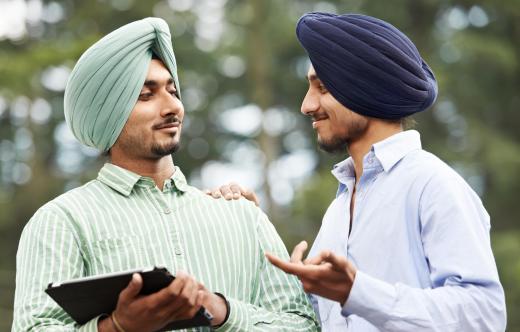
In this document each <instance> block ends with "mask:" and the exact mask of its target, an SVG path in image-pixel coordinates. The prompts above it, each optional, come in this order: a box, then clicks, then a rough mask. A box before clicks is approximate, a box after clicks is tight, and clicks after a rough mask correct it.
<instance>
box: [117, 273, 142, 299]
mask: <svg viewBox="0 0 520 332" xmlns="http://www.w3.org/2000/svg"><path fill="white" fill-rule="evenodd" d="M141 288H143V278H142V277H141V275H140V274H139V273H134V274H133V275H132V280H130V282H129V283H128V286H126V288H125V289H123V290H122V291H121V294H119V299H120V300H122V301H128V300H130V299H133V298H134V297H136V296H137V295H139V292H140V291H141Z"/></svg>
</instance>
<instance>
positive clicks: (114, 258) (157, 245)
mask: <svg viewBox="0 0 520 332" xmlns="http://www.w3.org/2000/svg"><path fill="white" fill-rule="evenodd" d="M162 237H163V238H164V236H162ZM166 239H167V240H166V241H159V239H155V238H154V237H153V235H151V234H143V235H126V234H125V235H121V236H117V237H108V238H103V239H100V240H98V241H94V242H92V243H91V244H90V245H87V246H86V247H85V248H84V249H85V251H86V253H87V255H86V257H87V262H86V266H87V267H88V270H89V272H90V273H92V274H101V273H109V272H118V271H125V270H130V269H137V268H145V267H151V266H165V267H167V268H169V269H172V268H174V266H175V256H176V253H178V252H179V251H180V248H175V247H176V246H179V245H178V241H176V239H177V237H176V235H175V234H173V233H168V234H166Z"/></svg>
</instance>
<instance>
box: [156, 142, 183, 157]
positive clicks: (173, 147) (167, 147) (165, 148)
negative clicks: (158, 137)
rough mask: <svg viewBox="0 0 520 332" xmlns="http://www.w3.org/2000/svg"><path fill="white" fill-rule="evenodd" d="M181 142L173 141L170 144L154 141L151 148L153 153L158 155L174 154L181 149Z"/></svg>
mask: <svg viewBox="0 0 520 332" xmlns="http://www.w3.org/2000/svg"><path fill="white" fill-rule="evenodd" d="M179 147H180V142H177V143H175V142H171V143H168V144H162V145H161V144H157V143H153V144H152V146H151V148H150V150H151V153H152V154H153V155H155V156H157V157H164V156H167V155H170V154H174V153H175V152H177V151H178V150H179Z"/></svg>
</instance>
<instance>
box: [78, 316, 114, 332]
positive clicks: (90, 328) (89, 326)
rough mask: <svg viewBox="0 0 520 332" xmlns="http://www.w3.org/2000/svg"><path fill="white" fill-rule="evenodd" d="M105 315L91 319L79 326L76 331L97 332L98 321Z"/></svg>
mask: <svg viewBox="0 0 520 332" xmlns="http://www.w3.org/2000/svg"><path fill="white" fill-rule="evenodd" d="M105 317H107V315H99V316H97V317H96V318H92V319H91V320H89V321H88V322H86V323H85V324H84V325H81V326H80V327H79V329H78V331H79V332H98V321H99V320H100V319H101V318H105Z"/></svg>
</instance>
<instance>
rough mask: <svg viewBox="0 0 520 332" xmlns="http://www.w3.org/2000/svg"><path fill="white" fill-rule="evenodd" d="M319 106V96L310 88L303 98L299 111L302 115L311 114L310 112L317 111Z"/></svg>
mask: <svg viewBox="0 0 520 332" xmlns="http://www.w3.org/2000/svg"><path fill="white" fill-rule="evenodd" d="M319 108H320V99H319V96H318V95H317V94H316V92H315V91H313V90H312V89H311V88H309V90H308V91H307V94H306V95H305V98H303V102H302V107H301V110H300V111H301V112H302V114H304V115H312V113H314V112H316V111H318V110H319Z"/></svg>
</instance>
